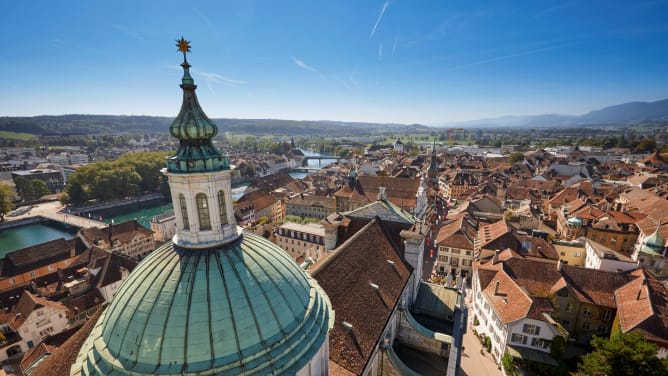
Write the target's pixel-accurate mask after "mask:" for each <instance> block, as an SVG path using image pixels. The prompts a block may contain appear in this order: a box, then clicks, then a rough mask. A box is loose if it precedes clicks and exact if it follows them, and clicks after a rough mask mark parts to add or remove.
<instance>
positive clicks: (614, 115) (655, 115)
mask: <svg viewBox="0 0 668 376" xmlns="http://www.w3.org/2000/svg"><path fill="white" fill-rule="evenodd" d="M662 120H668V99H664V100H660V101H656V102H629V103H623V104H618V105H614V106H609V107H604V108H602V109H600V110H595V111H591V112H588V113H586V114H584V115H580V116H575V115H557V114H545V115H532V116H501V117H497V118H490V119H480V120H470V121H464V122H456V123H448V124H446V125H447V126H457V127H471V128H473V127H479V128H492V127H500V128H501V127H502V128H511V127H553V126H566V127H568V126H581V125H620V126H621V125H628V124H634V123H640V122H644V121H662Z"/></svg>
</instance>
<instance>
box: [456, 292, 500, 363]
mask: <svg viewBox="0 0 668 376" xmlns="http://www.w3.org/2000/svg"><path fill="white" fill-rule="evenodd" d="M470 293H471V290H468V291H467V294H466V307H467V308H468V313H469V314H468V320H467V323H466V333H464V338H463V341H462V346H463V347H464V348H463V349H462V359H461V372H460V375H461V376H501V375H503V373H502V372H501V370H500V369H499V367H498V366H497V364H496V363H495V362H494V359H492V354H490V353H488V352H487V351H485V350H483V347H482V344H481V343H480V340H479V339H478V338H477V337H476V336H475V335H474V334H473V310H472V307H471V299H472V296H471V295H470ZM481 351H483V352H482V353H481Z"/></svg>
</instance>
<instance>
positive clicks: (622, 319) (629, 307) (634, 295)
mask: <svg viewBox="0 0 668 376" xmlns="http://www.w3.org/2000/svg"><path fill="white" fill-rule="evenodd" d="M633 274H634V275H636V276H638V277H639V278H637V279H635V280H633V281H631V282H629V283H628V284H626V285H625V286H622V287H620V288H619V289H617V291H615V302H616V304H617V316H618V317H619V324H620V327H621V330H622V332H623V333H628V332H631V331H638V332H640V333H642V334H643V335H644V336H645V338H647V339H649V340H652V341H655V342H660V343H663V344H664V345H663V346H666V345H668V288H667V287H666V286H665V285H664V284H662V283H661V281H658V280H655V279H652V278H650V277H649V276H648V275H647V274H645V273H644V272H643V270H636V271H634V272H633Z"/></svg>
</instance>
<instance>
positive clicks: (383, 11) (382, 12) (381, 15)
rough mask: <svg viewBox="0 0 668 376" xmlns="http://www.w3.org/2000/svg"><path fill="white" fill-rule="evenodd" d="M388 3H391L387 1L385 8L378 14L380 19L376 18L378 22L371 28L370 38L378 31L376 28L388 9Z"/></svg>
mask: <svg viewBox="0 0 668 376" xmlns="http://www.w3.org/2000/svg"><path fill="white" fill-rule="evenodd" d="M388 5H390V2H389V1H386V2H385V4H383V9H381V10H380V14H379V15H378V19H376V24H375V25H373V29H371V34H369V38H372V37H373V35H374V34H375V33H376V28H377V27H378V24H379V23H380V20H381V19H382V18H383V14H385V10H386V9H387V6H388Z"/></svg>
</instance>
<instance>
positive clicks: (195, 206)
mask: <svg viewBox="0 0 668 376" xmlns="http://www.w3.org/2000/svg"><path fill="white" fill-rule="evenodd" d="M180 48H181V47H180ZM183 49H184V50H185V51H182V52H183V63H182V64H181V66H182V67H183V78H182V79H181V89H182V90H183V103H182V104H181V110H180V111H179V114H178V115H177V116H176V119H174V121H173V122H172V125H171V126H170V127H169V133H171V135H172V136H174V137H176V138H177V139H178V140H179V148H178V150H177V151H176V154H175V155H173V156H171V157H169V158H168V159H167V168H166V169H163V170H162V172H163V173H164V174H165V175H166V176H167V177H168V178H169V187H170V189H171V193H172V202H173V203H174V214H175V216H176V226H177V230H176V235H175V236H174V238H173V242H174V246H177V247H183V248H209V247H212V246H215V245H220V244H224V243H227V242H230V241H233V240H235V239H236V238H238V237H239V235H240V230H239V228H238V226H237V224H236V221H235V219H234V211H233V209H232V180H231V175H230V162H229V159H228V157H227V155H224V154H223V153H221V151H220V150H218V149H217V148H216V147H215V146H213V143H212V142H211V139H212V138H213V137H215V136H216V134H217V133H218V128H217V127H216V124H215V123H214V122H213V121H211V119H209V118H208V117H207V116H206V114H205V113H204V111H203V110H202V108H201V107H200V105H199V102H198V101H197V95H195V89H197V85H195V83H194V80H193V78H192V77H191V76H190V64H189V63H188V60H187V59H186V52H188V51H187V50H188V49H189V46H187V47H183Z"/></svg>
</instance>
